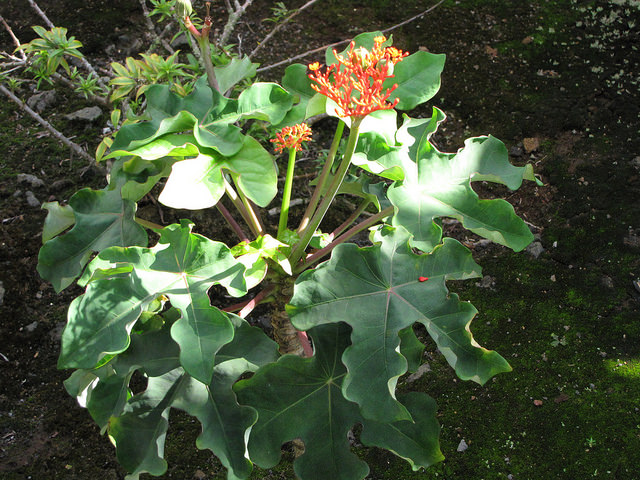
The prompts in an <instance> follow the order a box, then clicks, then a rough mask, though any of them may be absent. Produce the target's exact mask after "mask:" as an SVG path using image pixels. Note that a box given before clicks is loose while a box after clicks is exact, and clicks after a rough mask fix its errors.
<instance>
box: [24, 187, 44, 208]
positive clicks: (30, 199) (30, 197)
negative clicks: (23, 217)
mask: <svg viewBox="0 0 640 480" xmlns="http://www.w3.org/2000/svg"><path fill="white" fill-rule="evenodd" d="M25 196H26V197H27V203H28V204H29V206H30V207H39V206H40V205H41V202H40V200H38V199H37V198H36V196H35V195H34V194H33V192H32V191H31V190H27V191H26V193H25Z"/></svg>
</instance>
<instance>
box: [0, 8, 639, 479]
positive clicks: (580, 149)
mask: <svg viewBox="0 0 640 480" xmlns="http://www.w3.org/2000/svg"><path fill="white" fill-rule="evenodd" d="M41 3H42V5H41V6H42V7H43V8H45V9H46V11H47V13H48V15H49V17H50V18H51V19H52V20H53V21H54V22H55V23H56V24H57V25H60V26H64V27H67V28H68V29H69V31H70V34H71V35H75V36H76V37H77V38H78V39H80V40H81V41H82V42H83V43H84V44H85V48H84V49H83V51H84V53H85V54H86V55H87V56H88V57H89V58H90V59H91V60H92V62H94V63H95V64H96V65H99V66H103V67H107V66H108V64H109V62H110V58H109V57H108V56H107V55H106V53H105V51H109V52H110V53H111V59H114V58H115V59H116V60H121V59H122V58H124V55H125V54H126V51H127V49H128V46H129V45H130V42H132V41H133V40H134V39H136V38H139V39H140V40H141V42H142V44H144V42H146V41H147V40H146V39H145V37H144V35H143V32H144V23H143V20H142V17H141V15H140V9H139V5H138V2H135V1H133V0H108V1H107V0H91V1H86V0H77V1H69V0H65V1H61V0H60V1H58V0H51V1H49V2H44V1H43V2H41ZM289 3H291V4H296V5H297V4H300V5H301V4H303V3H304V2H302V1H297V2H287V5H289ZM271 4H272V2H268V1H264V0H263V1H256V2H255V3H254V5H252V6H251V8H249V10H248V11H247V15H246V17H244V19H243V21H242V22H241V23H240V24H239V27H238V31H239V32H242V35H243V37H242V46H243V49H245V51H248V50H250V49H251V48H253V46H254V45H255V41H256V39H258V38H261V37H262V36H264V34H265V33H266V32H267V31H268V29H269V28H270V25H271V24H270V23H266V22H262V19H264V18H266V17H268V16H270V15H271V14H270V10H269V6H271ZM289 6H290V7H291V6H292V5H289ZM427 7H428V5H426V4H425V2H412V1H408V0H407V1H405V0H377V1H367V2H365V1H346V2H345V1H342V2H338V1H334V0H325V1H322V0H321V1H320V2H318V4H317V5H315V6H314V7H312V8H311V9H310V11H309V12H305V13H303V14H302V15H300V16H299V17H297V18H296V20H295V21H294V22H292V23H291V24H290V25H288V26H287V27H286V28H284V29H283V30H282V32H281V33H280V34H279V35H277V36H276V37H275V38H274V39H273V41H272V42H271V43H270V44H269V46H268V47H267V48H265V49H264V50H263V51H262V53H261V56H260V58H259V61H261V62H262V63H263V65H269V64H271V63H274V62H276V61H279V60H282V59H284V58H287V57H288V56H291V55H294V54H297V53H300V52H302V51H306V50H308V49H311V48H316V47H320V46H322V45H326V44H328V43H332V42H336V41H339V40H343V39H345V38H349V37H351V36H353V35H356V34H357V33H360V32H363V31H371V30H376V29H384V28H387V27H389V26H392V25H396V24H398V23H399V22H401V21H403V20H404V19H407V18H410V17H412V16H413V15H416V14H418V13H420V12H421V11H422V10H424V9H426V8H427ZM0 14H1V15H2V16H3V17H4V19H5V20H6V21H7V22H8V23H9V24H10V25H11V26H12V28H13V30H14V32H15V33H16V35H17V36H18V37H19V38H20V40H21V41H22V42H26V41H28V40H30V39H31V38H32V32H31V31H30V29H29V26H30V25H33V24H41V23H42V22H41V21H40V19H39V18H38V17H37V16H35V15H34V14H33V12H32V11H31V10H30V9H29V7H28V5H27V3H26V2H24V1H22V0H3V2H2V4H1V5H0ZM220 15H222V14H220ZM221 25H222V22H221ZM639 32H640V6H639V5H638V2H637V1H634V0H626V1H625V0H615V1H614V0H593V1H586V0H571V1H550V0H540V1H532V2H521V1H515V0H513V1H509V0H500V1H498V0H459V1H453V0H449V1H446V2H445V3H444V4H442V5H441V6H439V7H438V8H437V9H435V10H434V11H433V12H431V13H429V14H428V15H426V16H424V17H422V18H420V19H417V20H415V21H413V22H411V23H408V24H407V25H405V26H403V27H401V28H398V29H395V30H394V31H393V32H392V33H393V36H394V43H395V45H397V46H399V47H400V48H402V49H404V50H408V51H416V50H418V49H428V50H429V51H432V52H437V53H441V52H442V53H446V54H447V64H446V67H445V72H444V75H443V80H442V88H441V90H440V92H439V93H438V95H437V96H436V97H435V98H434V100H433V103H432V104H433V105H437V106H438V107H440V108H441V109H442V110H444V111H445V112H446V113H447V115H448V120H447V121H446V122H445V124H444V125H443V127H442V128H441V130H440V132H439V134H438V135H437V137H436V142H437V143H438V146H439V148H440V149H441V150H452V151H453V150H455V149H457V148H459V147H460V146H462V143H463V141H464V139H465V138H467V137H470V136H477V135H484V134H489V133H490V134H492V135H494V136H496V137H498V138H500V139H501V140H503V141H504V142H505V143H506V144H507V147H508V148H509V150H510V153H511V159H512V161H513V162H514V163H516V164H524V163H526V162H529V163H532V164H533V165H534V167H535V169H536V172H537V173H538V174H539V175H540V176H541V178H542V179H543V181H544V183H545V186H544V187H542V188H540V187H536V186H535V185H533V184H528V185H525V186H524V187H523V188H522V189H521V190H519V191H518V192H508V191H505V190H503V189H498V188H493V187H489V186H480V187H479V188H480V189H481V190H482V194H483V195H484V196H500V197H503V198H506V199H507V200H508V201H510V202H511V203H512V204H513V205H514V206H515V208H516V212H517V213H518V214H519V215H521V216H522V217H523V218H525V219H526V221H527V222H529V223H530V225H531V227H532V230H533V231H534V233H535V234H536V235H537V240H536V241H537V242H538V245H539V246H541V247H542V249H543V251H542V253H540V254H539V256H535V255H534V254H533V253H534V252H533V251H531V250H530V251H527V252H521V253H518V254H514V253H513V252H510V251H507V250H506V249H503V248H499V247H493V246H490V247H486V246H483V244H481V243H477V242H476V241H475V240H477V239H476V238H474V237H473V236H472V235H469V234H468V233H466V232H463V231H457V228H456V227H455V226H454V227H453V233H454V234H456V235H459V236H460V238H461V239H462V240H463V241H466V242H467V243H468V244H469V245H470V246H472V247H473V248H474V250H475V252H474V253H475V255H476V258H477V259H478V260H479V262H480V263H481V264H482V265H483V266H484V268H485V274H486V275H487V277H485V279H484V281H483V282H481V283H479V284H476V285H474V284H473V282H471V283H470V284H469V282H467V283H460V284H458V285H455V286H453V289H454V290H456V291H458V292H459V293H460V294H461V296H462V297H463V298H468V299H469V300H471V301H472V302H473V303H474V305H475V306H476V307H477V308H478V310H479V311H480V314H479V316H478V317H477V318H476V320H475V322H474V324H473V326H472V329H473V331H474V334H475V336H476V338H477V339H478V341H479V343H481V344H482V345H484V346H486V347H487V348H491V349H495V350H497V351H499V352H500V353H501V354H502V355H503V356H504V357H505V358H507V359H509V361H510V362H511V364H512V366H513V367H514V372H513V373H511V374H507V375H502V376H500V377H499V378H497V379H495V381H494V382H491V383H490V384H489V385H487V386H485V387H478V386H473V385H468V384H466V383H464V384H463V382H456V381H455V379H454V378H453V375H452V374H451V372H450V371H449V370H448V369H447V368H445V363H444V362H443V360H442V358H441V356H440V355H439V354H438V353H436V352H435V351H430V352H429V354H428V356H427V358H425V361H427V362H429V365H430V367H431V372H429V373H428V374H427V375H426V376H425V377H423V378H421V379H420V380H418V381H416V382H414V383H412V384H411V386H410V388H412V389H423V390H424V391H427V392H429V393H430V394H431V395H432V396H434V397H435V398H436V400H438V403H439V407H440V411H441V417H440V421H441V423H442V425H443V432H442V449H443V453H444V454H445V456H446V457H447V460H446V461H445V462H444V463H442V464H440V465H438V466H436V467H434V468H432V469H430V470H429V471H427V472H424V471H421V472H415V473H414V472H411V469H410V468H409V466H408V465H407V464H406V463H405V462H404V461H403V460H401V459H398V458H396V457H394V456H393V455H392V454H390V453H388V452H382V451H379V450H365V449H358V453H359V454H361V455H362V456H363V457H364V458H365V459H366V460H367V461H368V462H369V463H370V466H371V475H370V477H369V478H371V479H382V478H389V479H414V478H415V479H418V478H419V479H431V478H447V479H454V478H465V479H471V480H474V479H481V478H482V479H494V478H496V479H497V478H512V479H518V480H522V479H531V480H536V479H545V480H546V479H577V478H579V479H582V478H591V477H599V476H602V477H606V478H612V479H628V480H632V479H637V478H639V476H638V474H637V465H639V464H640V411H639V407H640V401H639V399H640V315H639V314H640V283H639V280H638V279H639V278H640V206H639V204H638V199H639V198H640V156H639V155H640V135H639V130H640V104H639V100H638V82H639V81H640V74H639V73H638V72H640V52H639V51H638V45H640V43H638V37H639ZM123 35H125V37H123ZM235 41H236V40H234V42H235ZM110 46H112V47H110ZM108 47H110V48H108ZM13 48H14V46H13V45H12V43H11V39H10V37H9V36H8V34H7V32H6V31H5V30H4V29H1V30H0V51H3V50H4V51H11V50H12V49H13ZM313 59H315V58H314V57H313V56H310V57H308V58H306V59H304V60H303V61H311V60H313ZM318 59H320V56H318ZM281 72H282V68H279V69H278V68H276V69H269V70H265V71H263V72H262V73H261V75H262V78H267V79H277V78H278V76H279V75H280V74H281ZM18 93H19V94H20V95H21V96H22V97H23V98H28V97H29V96H30V95H32V92H30V91H29V85H24V86H23V87H21V89H20V91H19V92H18ZM2 98H4V100H3V101H2V102H0V151H1V152H2V156H1V157H0V220H1V224H0V338H2V339H3V341H2V342H0V385H1V386H0V478H1V479H7V480H17V479H31V478H32V479H49V478H51V479H53V478H55V479H89V478H95V479H121V478H124V475H125V472H124V471H123V470H122V469H121V468H120V467H119V466H118V464H117V461H116V459H115V453H114V450H113V448H112V447H111V445H110V444H109V441H108V439H106V438H105V437H101V436H100V434H99V431H98V428H97V427H96V426H95V425H94V423H93V421H92V420H91V419H90V417H89V415H88V414H87V413H86V411H85V410H83V409H81V408H80V407H79V406H78V405H77V403H76V401H75V400H74V399H73V398H70V397H69V396H68V395H67V394H66V392H65V391H64V388H63V386H62V382H63V381H64V379H65V378H66V377H67V376H68V372H63V371H58V370H57V369H56V359H57V355H58V349H59V337H60V332H61V329H62V327H63V325H64V321H65V315H66V308H67V306H68V304H69V302H70V301H71V300H72V299H73V298H74V297H75V296H77V295H78V294H79V293H80V289H79V288H77V287H75V288H69V289H67V290H65V291H64V292H63V293H62V294H59V295H56V294H55V292H54V291H53V289H52V288H51V286H50V285H48V284H47V283H45V282H44V281H42V280H41V279H40V278H39V276H38V274H37V273H36V263H37V254H38V250H39V248H40V245H41V240H40V234H41V232H42V224H43V220H44V217H45V212H44V211H43V210H41V209H40V208H39V207H37V206H30V205H29V203H28V201H27V191H31V192H32V193H33V195H34V196H35V197H36V199H37V200H38V201H39V202H45V201H51V200H58V201H61V202H62V201H64V200H68V198H69V197H70V196H71V195H72V194H73V193H74V192H75V191H76V190H77V189H79V188H81V187H84V186H94V187H102V185H103V177H102V176H101V174H100V173H99V172H98V170H96V169H93V168H92V169H89V170H86V169H84V167H85V165H84V161H82V160H79V159H78V158H74V157H73V156H72V155H71V154H70V152H69V151H68V150H66V149H65V148H64V147H61V146H60V145H59V144H58V143H57V142H56V140H55V139H53V138H52V137H51V136H50V135H49V134H48V133H47V132H46V131H44V129H42V128H41V127H40V126H39V125H38V124H36V123H35V122H34V121H33V120H32V119H30V118H29V117H28V116H27V115H25V114H24V113H23V112H22V111H21V110H20V109H18V108H17V107H16V106H15V105H14V104H13V103H11V102H10V101H8V100H7V99H6V98H5V97H2ZM432 104H429V105H428V106H427V107H424V108H423V109H422V110H420V111H417V112H413V113H412V116H430V109H431V106H432ZM83 106H85V102H84V101H83V100H82V99H79V98H78V97H77V96H75V95H74V94H73V92H68V91H60V92H59V93H58V98H57V101H56V103H55V104H54V105H53V106H52V107H50V108H49V109H48V110H46V111H45V112H43V115H44V116H45V117H47V118H48V119H49V120H50V121H51V122H52V123H54V124H55V125H56V127H57V128H59V129H60V130H62V131H64V132H65V133H66V134H67V135H69V136H73V137H74V141H75V142H77V143H79V144H81V145H85V146H86V147H87V148H88V150H89V151H93V150H94V149H95V147H96V146H97V144H98V143H99V140H100V136H101V131H102V127H103V125H104V123H105V122H106V120H107V117H108V115H107V114H106V112H105V115H103V118H102V119H100V120H99V121H98V122H96V123H94V124H88V125H84V124H77V123H74V122H70V121H68V120H65V119H64V118H63V115H64V114H66V113H69V112H71V111H74V110H77V109H79V108H81V107H83ZM80 172H84V174H83V175H80ZM24 173H26V174H32V175H35V176H36V177H38V178H39V179H41V180H43V181H44V185H42V186H31V185H29V184H28V183H24V182H22V183H21V181H20V178H21V177H19V174H24ZM297 193H298V195H302V196H304V195H306V191H305V190H304V189H301V190H299V191H298V192H297ZM345 205H348V204H345ZM140 208H141V209H142V210H144V211H146V212H148V213H149V215H150V216H154V217H157V216H158V207H157V206H156V205H155V204H153V203H152V202H147V203H146V204H145V203H142V204H141V206H140ZM344 208H348V206H345V207H344ZM164 213H165V221H166V222H167V223H169V222H171V221H173V220H174V219H175V218H179V214H173V213H168V212H166V211H165V212H164ZM179 213H182V214H183V215H189V214H188V213H185V212H179ZM174 215H175V217H174ZM191 218H192V219H193V220H194V221H196V223H197V224H200V221H201V220H202V221H204V219H203V218H194V216H193V215H192V216H191ZM538 253H539V252H538ZM429 350H432V349H431V347H429ZM402 388H409V386H408V384H406V383H405V384H404V386H403V387H402ZM534 401H535V403H534ZM197 434H198V424H197V422H195V420H192V419H190V418H187V417H182V416H179V415H177V416H176V417H174V419H173V421H172V426H171V429H170V431H169V440H168V445H167V452H166V453H167V458H168V461H169V470H168V472H167V474H166V476H165V477H164V478H179V479H190V478H199V479H204V478H209V479H213V478H216V479H219V478H225V476H224V469H223V468H222V467H221V466H220V465H219V464H218V463H217V462H216V460H215V459H213V458H212V457H211V456H210V455H209V454H208V453H207V452H199V451H198V450H197V449H196V448H195V445H194V439H195V437H196V436H197ZM461 440H465V443H466V444H467V445H468V446H469V448H468V449H467V450H466V451H464V452H457V451H456V450H457V447H458V446H459V445H460V441H461ZM292 475H293V474H292V472H291V469H290V466H289V464H288V463H287V462H285V463H284V465H283V466H282V467H278V468H277V469H273V470H269V471H263V470H257V471H256V472H255V474H254V476H253V477H252V478H256V479H258V478H262V479H290V478H293V476H292Z"/></svg>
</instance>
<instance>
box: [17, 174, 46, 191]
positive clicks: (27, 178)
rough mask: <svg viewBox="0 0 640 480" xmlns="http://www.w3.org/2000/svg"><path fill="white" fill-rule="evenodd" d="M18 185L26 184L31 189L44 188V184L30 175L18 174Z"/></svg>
mask: <svg viewBox="0 0 640 480" xmlns="http://www.w3.org/2000/svg"><path fill="white" fill-rule="evenodd" d="M18 183H28V184H29V185H31V188H38V187H44V182H43V181H42V180H40V179H39V178H38V177H36V176H35V175H31V174H30V173H19V174H18Z"/></svg>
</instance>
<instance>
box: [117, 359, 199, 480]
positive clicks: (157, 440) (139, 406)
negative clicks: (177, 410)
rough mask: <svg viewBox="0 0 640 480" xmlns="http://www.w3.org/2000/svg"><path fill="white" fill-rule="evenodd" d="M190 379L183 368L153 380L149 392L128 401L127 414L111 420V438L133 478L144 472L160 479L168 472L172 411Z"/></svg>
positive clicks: (148, 386) (120, 458) (148, 388)
mask: <svg viewBox="0 0 640 480" xmlns="http://www.w3.org/2000/svg"><path fill="white" fill-rule="evenodd" d="M187 380H188V376H187V375H186V374H185V373H184V371H183V370H182V369H181V368H176V369H175V370H172V371H171V372H169V373H166V374H164V375H162V376H160V377H151V378H149V381H148V384H147V388H146V390H145V391H144V392H142V393H140V394H138V395H134V396H133V397H132V398H131V399H130V400H129V401H128V402H127V405H126V407H125V412H124V414H123V415H121V416H118V417H112V418H111V419H110V420H109V429H108V432H109V437H111V439H112V441H113V443H114V444H115V446H116V456H117V458H118V462H119V463H120V465H122V466H123V467H124V468H125V469H126V470H127V471H129V472H131V474H132V475H133V478H137V476H138V475H139V474H141V473H147V472H148V473H150V474H151V475H155V476H159V475H162V474H163V473H165V472H166V470H167V462H166V461H165V459H164V442H165V438H166V435H167V429H168V428H169V410H170V407H171V404H172V403H173V402H174V401H175V399H176V397H177V396H178V395H179V393H180V390H181V388H182V385H184V383H185V382H186V381H187Z"/></svg>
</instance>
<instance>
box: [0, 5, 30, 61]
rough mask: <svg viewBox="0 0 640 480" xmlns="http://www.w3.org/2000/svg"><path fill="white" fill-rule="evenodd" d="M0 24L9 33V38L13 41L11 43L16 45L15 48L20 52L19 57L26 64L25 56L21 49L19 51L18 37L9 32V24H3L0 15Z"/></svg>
mask: <svg viewBox="0 0 640 480" xmlns="http://www.w3.org/2000/svg"><path fill="white" fill-rule="evenodd" d="M0 22H2V25H4V28H6V29H7V32H9V36H10V37H11V39H12V40H13V43H14V44H15V45H16V47H18V49H19V50H18V51H19V52H20V56H21V57H22V60H24V61H25V62H26V61H27V55H26V54H25V53H24V51H23V50H22V49H20V40H18V37H16V36H15V34H14V33H13V30H11V27H10V26H9V24H8V23H7V22H5V20H4V17H3V16H2V15H0Z"/></svg>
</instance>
